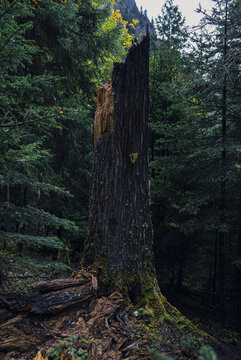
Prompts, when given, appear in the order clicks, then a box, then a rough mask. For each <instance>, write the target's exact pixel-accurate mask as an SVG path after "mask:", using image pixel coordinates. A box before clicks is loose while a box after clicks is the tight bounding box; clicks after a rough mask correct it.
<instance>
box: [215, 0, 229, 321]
mask: <svg viewBox="0 0 241 360" xmlns="http://www.w3.org/2000/svg"><path fill="white" fill-rule="evenodd" d="M225 4H226V5H225V21H224V40H223V68H224V78H223V85H222V154H221V172H222V180H221V196H220V224H221V225H224V224H225V222H226V216H225V211H226V176H227V173H226V158H227V150H226V146H227V145H226V140H227V73H226V65H227V11H228V2H227V0H226V1H225ZM225 247H226V233H225V231H224V230H223V229H221V230H220V231H219V242H218V278H217V285H218V286H217V292H218V301H219V304H220V312H221V313H222V320H223V323H224V324H225V322H226V303H225V298H226V287H225V272H226V258H225V252H226V249H225Z"/></svg>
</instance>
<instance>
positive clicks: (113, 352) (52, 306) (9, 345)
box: [0, 269, 144, 360]
mask: <svg viewBox="0 0 241 360" xmlns="http://www.w3.org/2000/svg"><path fill="white" fill-rule="evenodd" d="M31 290H34V291H38V292H40V294H32V295H22V296H21V295H19V294H2V296H3V297H4V299H5V300H6V301H7V303H8V305H7V304H6V302H5V301H1V300H0V314H1V318H0V339H1V342H0V359H6V360H8V359H9V360H10V359H11V360H14V359H33V358H34V359H35V360H46V359H51V356H50V350H51V348H58V347H60V348H61V343H60V341H61V340H62V341H64V340H66V339H68V338H69V336H72V337H73V336H74V338H73V339H74V340H73V341H72V343H71V347H72V349H75V350H76V352H77V351H84V350H86V351H88V360H92V359H93V360H94V359H96V360H98V359H103V360H104V359H116V360H117V359H129V360H131V359H133V360H134V359H142V358H143V359H144V357H141V356H140V355H137V354H136V352H137V351H138V350H139V348H138V341H137V340H136V339H135V336H134V334H133V324H132V322H131V321H128V315H127V312H128V309H129V308H128V306H127V305H126V304H125V302H124V299H123V297H122V295H121V294H120V293H119V292H118V291H113V292H112V293H109V294H105V295H102V296H99V295H98V293H97V290H98V282H97V277H96V269H90V270H89V271H86V270H82V271H80V272H78V273H75V274H74V278H70V279H59V280H54V281H49V282H44V283H43V282H40V283H36V284H34V285H31ZM41 293H42V294H41ZM61 349H62V355H61V360H64V359H66V360H67V359H71V360H74V359H76V358H77V355H74V354H73V355H71V356H70V354H69V353H68V351H69V350H68V347H67V346H62V348H61Z"/></svg>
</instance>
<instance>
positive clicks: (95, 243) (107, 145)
mask: <svg viewBox="0 0 241 360" xmlns="http://www.w3.org/2000/svg"><path fill="white" fill-rule="evenodd" d="M148 112H149V35H147V36H145V37H144V39H143V40H142V41H141V43H140V44H137V43H134V44H133V45H132V47H131V48H130V49H129V52H128V54H127V58H126V61H125V62H124V63H115V64H114V70H113V74H112V80H111V81H109V82H108V84H107V85H105V86H103V87H101V88H100V89H99V92H98V98H97V111H96V116H95V125H94V142H95V149H94V165H93V174H92V184H91V196H90V216H89V236H88V239H87V242H86V246H85V251H84V263H85V264H91V263H93V262H94V261H96V260H98V261H100V262H102V263H104V264H106V265H107V272H108V278H109V279H113V278H116V277H123V276H122V275H123V274H127V275H128V274H129V275H130V274H131V273H134V272H136V271H137V272H138V271H142V272H143V271H147V272H152V271H153V266H152V224H151V216H150V209H149V181H148V133H147V132H148V130H147V121H148Z"/></svg>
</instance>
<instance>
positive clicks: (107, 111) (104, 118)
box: [94, 79, 114, 145]
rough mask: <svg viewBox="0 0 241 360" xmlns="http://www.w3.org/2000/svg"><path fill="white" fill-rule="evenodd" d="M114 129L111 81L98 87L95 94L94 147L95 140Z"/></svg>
mask: <svg viewBox="0 0 241 360" xmlns="http://www.w3.org/2000/svg"><path fill="white" fill-rule="evenodd" d="M113 128H114V98H113V93H112V82H111V79H109V81H108V82H107V84H105V85H104V86H100V87H99V89H98V93H97V108H96V112H95V123H94V145H95V144H96V140H97V139H98V138H100V137H102V136H104V135H105V134H106V133H112V132H113Z"/></svg>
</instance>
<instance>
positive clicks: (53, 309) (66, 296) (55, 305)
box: [0, 289, 96, 314]
mask: <svg viewBox="0 0 241 360" xmlns="http://www.w3.org/2000/svg"><path fill="white" fill-rule="evenodd" d="M95 292H96V291H95V290H94V289H91V290H87V291H85V292H83V293H81V294H79V293H76V292H72V291H69V292H67V291H66V292H64V293H59V294H57V295H56V294H53V295H52V294H47V295H21V294H5V295H4V297H5V300H6V301H7V304H8V305H7V304H6V302H5V301H3V300H2V299H1V297H0V309H5V308H7V309H8V310H9V311H12V312H15V313H16V312H26V311H28V312H29V313H32V314H56V313H58V312H61V311H63V310H66V309H68V308H70V307H73V306H77V305H79V304H81V303H82V302H83V301H86V300H89V299H90V298H91V296H93V295H94V294H95Z"/></svg>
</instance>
